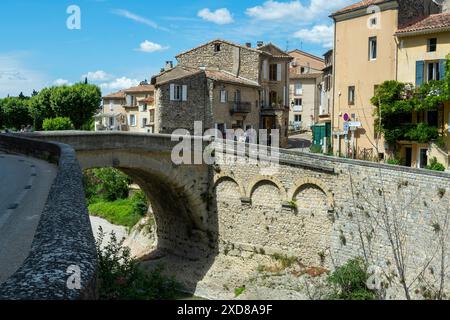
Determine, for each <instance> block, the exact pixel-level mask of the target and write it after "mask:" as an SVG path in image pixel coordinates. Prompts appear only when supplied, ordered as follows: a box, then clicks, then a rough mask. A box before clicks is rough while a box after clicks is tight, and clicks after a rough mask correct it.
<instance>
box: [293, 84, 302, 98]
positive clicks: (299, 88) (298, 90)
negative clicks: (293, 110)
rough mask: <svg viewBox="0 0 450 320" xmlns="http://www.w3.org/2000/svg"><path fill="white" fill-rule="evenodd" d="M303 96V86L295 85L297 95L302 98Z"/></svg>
mask: <svg viewBox="0 0 450 320" xmlns="http://www.w3.org/2000/svg"><path fill="white" fill-rule="evenodd" d="M302 94H303V86H302V84H301V83H299V82H297V83H296V84H295V95H296V96H300V95H302Z"/></svg>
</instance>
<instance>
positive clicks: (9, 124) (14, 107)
mask: <svg viewBox="0 0 450 320" xmlns="http://www.w3.org/2000/svg"><path fill="white" fill-rule="evenodd" d="M29 104H30V101H29V99H25V98H18V97H8V98H4V99H0V109H1V112H0V114H1V120H0V125H1V126H2V127H4V128H8V129H16V130H18V129H21V128H22V127H25V126H28V125H32V124H33V121H32V119H31V116H30V114H29V111H28V108H29Z"/></svg>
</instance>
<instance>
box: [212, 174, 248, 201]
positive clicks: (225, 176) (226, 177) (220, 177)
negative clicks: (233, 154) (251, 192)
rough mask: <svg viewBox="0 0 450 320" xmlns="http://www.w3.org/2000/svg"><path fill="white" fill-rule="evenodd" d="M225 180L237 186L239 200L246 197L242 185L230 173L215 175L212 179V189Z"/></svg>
mask: <svg viewBox="0 0 450 320" xmlns="http://www.w3.org/2000/svg"><path fill="white" fill-rule="evenodd" d="M227 180H228V181H232V182H234V183H235V184H236V185H237V186H238V188H239V196H240V198H244V197H245V196H246V193H245V188H244V185H243V184H242V182H241V181H240V180H239V179H237V178H236V177H235V176H234V174H232V173H231V172H225V173H220V174H218V175H216V176H215V178H214V189H216V188H217V186H218V185H219V184H220V183H221V182H223V181H227Z"/></svg>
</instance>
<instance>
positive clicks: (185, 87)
mask: <svg viewBox="0 0 450 320" xmlns="http://www.w3.org/2000/svg"><path fill="white" fill-rule="evenodd" d="M187 90H188V87H187V85H183V92H182V97H183V98H182V101H187Z"/></svg>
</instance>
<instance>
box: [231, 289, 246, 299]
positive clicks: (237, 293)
mask: <svg viewBox="0 0 450 320" xmlns="http://www.w3.org/2000/svg"><path fill="white" fill-rule="evenodd" d="M245 289H246V288H245V286H242V287H239V288H236V289H234V296H235V298H237V297H239V296H240V295H241V294H243V293H244V292H245Z"/></svg>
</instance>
